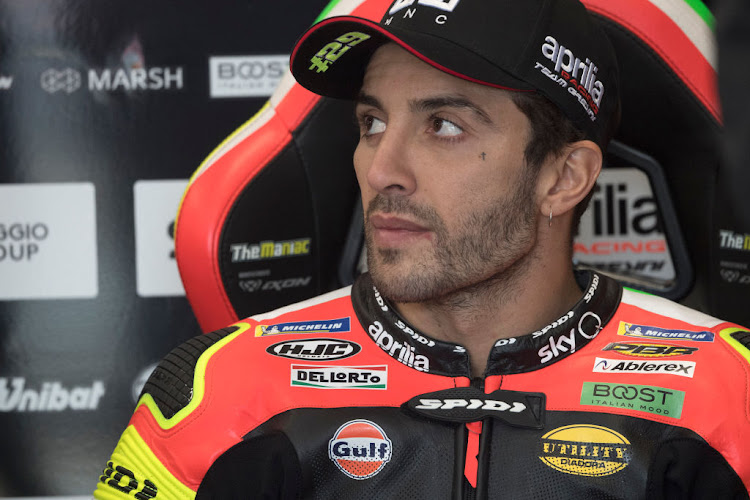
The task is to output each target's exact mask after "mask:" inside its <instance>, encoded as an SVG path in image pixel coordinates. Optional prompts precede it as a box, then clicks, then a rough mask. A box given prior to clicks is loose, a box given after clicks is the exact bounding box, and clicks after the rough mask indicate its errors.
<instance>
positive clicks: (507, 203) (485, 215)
mask: <svg viewBox="0 0 750 500" xmlns="http://www.w3.org/2000/svg"><path fill="white" fill-rule="evenodd" d="M522 177H523V178H522V179H520V180H519V182H518V183H517V185H516V189H515V190H514V193H513V195H512V196H510V197H508V198H506V199H504V200H502V201H500V202H498V203H497V204H495V205H493V206H491V207H489V208H483V209H481V210H477V211H474V212H470V213H469V214H468V215H467V216H466V217H465V218H464V219H463V220H461V221H460V224H459V225H458V226H457V227H460V228H462V230H461V231H460V232H458V233H455V234H449V232H448V230H447V228H446V226H445V223H444V222H443V221H442V219H441V218H440V216H439V215H438V214H437V213H436V212H435V210H434V209H432V208H431V207H427V206H423V205H417V204H415V203H413V202H411V201H410V200H407V199H404V198H399V197H385V196H382V195H379V194H378V195H377V196H376V197H375V198H373V200H372V201H371V202H370V204H369V205H368V208H367V216H366V218H365V220H367V217H368V216H369V214H370V213H372V212H373V211H375V210H377V211H379V212H385V213H394V214H409V215H412V216H414V217H416V218H417V220H418V222H419V223H420V224H421V225H424V226H426V227H428V228H429V229H430V230H432V231H433V232H434V234H435V238H434V240H433V244H432V249H431V251H425V252H423V253H421V254H418V253H417V252H415V251H414V249H404V250H402V249H394V248H385V249H383V248H376V247H375V244H374V241H373V237H372V232H371V228H370V227H368V226H369V225H368V224H367V223H365V243H366V245H367V262H368V268H369V271H370V274H371V276H372V280H373V283H374V284H375V286H376V287H377V288H378V290H379V291H380V293H381V294H383V295H384V296H385V297H387V298H388V299H390V300H392V301H394V302H397V303H398V302H402V303H406V302H427V303H444V304H445V303H447V304H450V305H452V306H455V307H461V306H462V304H464V303H466V302H467V301H469V300H470V298H471V297H472V296H475V295H476V294H479V293H483V292H487V291H489V292H491V293H493V294H495V295H505V294H507V293H508V292H509V291H510V289H511V288H512V284H513V282H515V281H516V280H518V279H520V277H521V276H522V275H523V271H524V269H526V266H527V265H528V264H529V260H530V254H531V248H532V247H533V245H534V243H535V236H536V207H535V205H534V201H533V200H534V184H535V180H536V176H535V175H533V174H531V173H529V172H525V173H523V174H522ZM467 203H471V200H467ZM497 298H500V297H497Z"/></svg>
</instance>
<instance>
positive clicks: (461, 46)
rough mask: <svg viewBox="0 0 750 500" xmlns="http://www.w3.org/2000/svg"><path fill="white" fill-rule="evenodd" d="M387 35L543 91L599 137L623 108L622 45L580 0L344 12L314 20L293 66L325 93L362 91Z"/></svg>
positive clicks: (441, 1)
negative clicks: (618, 50)
mask: <svg viewBox="0 0 750 500" xmlns="http://www.w3.org/2000/svg"><path fill="white" fill-rule="evenodd" d="M388 42H394V43H396V44H398V45H399V46H401V47H402V48H404V49H405V50H407V51H408V52H410V53H411V54H413V55H414V56H416V57H418V58H419V59H421V60H422V61H424V62H426V63H428V64H430V65H432V66H433V67H435V68H437V69H439V70H441V71H444V72H446V73H449V74H451V75H454V76H456V77H459V78H463V79H465V80H469V81H472V82H475V83H479V84H482V85H489V86H491V87H497V88H501V89H507V90H514V91H535V92H539V93H540V94H542V95H544V96H546V97H547V98H548V99H550V100H551V101H552V102H553V103H555V104H556V105H557V106H558V107H559V108H560V109H561V110H562V112H563V114H565V116H567V117H568V118H569V119H570V120H571V121H572V122H573V123H574V124H575V125H576V126H577V127H578V128H580V129H581V130H582V131H584V132H585V134H586V137H587V138H589V139H592V140H594V141H596V142H598V143H600V144H601V141H602V139H603V138H604V137H605V136H606V135H607V128H608V126H609V121H610V119H611V118H612V117H613V116H614V114H615V113H616V110H617V109H618V108H619V95H618V94H619V92H618V87H619V84H618V70H617V60H616V57H615V52H614V49H613V48H612V45H611V44H610V42H609V40H608V38H607V36H606V34H605V33H604V30H603V29H602V28H601V27H600V26H599V24H598V22H597V21H596V20H594V19H593V18H592V16H590V15H589V13H588V12H587V11H586V8H585V7H584V6H583V5H582V4H581V3H580V2H579V1H578V0H396V1H394V2H392V3H391V5H390V7H388V9H387V10H386V11H385V14H384V16H383V18H382V19H381V20H380V22H379V23H376V22H374V21H372V20H369V19H364V18H361V17H356V16H337V17H331V18H328V19H324V20H322V21H320V22H319V23H317V24H315V25H313V26H312V27H311V28H310V29H308V30H307V31H306V32H305V33H304V34H303V35H302V36H301V37H300V39H299V40H298V41H297V44H296V46H295V48H294V50H293V52H292V57H291V71H292V74H293V75H294V77H295V78H296V79H297V81H298V82H299V83H300V84H301V85H302V86H303V87H305V88H307V89H308V90H311V91H312V92H315V93H316V94H320V95H323V96H328V97H336V98H344V99H354V98H356V97H357V94H358V93H359V90H360V87H361V85H362V79H363V77H364V73H365V70H366V68H367V64H368V62H369V60H370V58H371V57H372V54H373V53H374V52H375V50H376V49H377V48H378V47H380V46H381V45H383V44H385V43H388Z"/></svg>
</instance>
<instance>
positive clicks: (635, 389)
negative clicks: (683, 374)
mask: <svg viewBox="0 0 750 500" xmlns="http://www.w3.org/2000/svg"><path fill="white" fill-rule="evenodd" d="M684 401H685V393H684V392H683V391H677V390H674V389H667V388H664V387H653V386H650V385H634V384H610V383H600V382H584V383H583V388H582V389H581V404H582V405H592V406H607V407H612V408H624V409H627V410H634V411H640V412H645V413H652V414H654V415H663V416H667V417H671V418H680V416H681V415H682V405H683V402H684Z"/></svg>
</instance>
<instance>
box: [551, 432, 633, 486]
mask: <svg viewBox="0 0 750 500" xmlns="http://www.w3.org/2000/svg"><path fill="white" fill-rule="evenodd" d="M630 457H631V445H630V441H628V440H627V439H626V438H625V436H623V435H622V434H620V433H619V432H616V431H613V430H612V429H608V428H607V427H601V426H599V425H589V424H577V425H566V426H565V427H558V428H557V429H554V430H552V431H550V432H548V433H547V434H545V435H544V436H542V441H541V450H540V455H539V459H540V460H541V461H542V462H544V463H545V464H546V465H547V466H549V467H551V468H553V469H555V470H558V471H560V472H564V473H566V474H574V475H576V476H590V477H601V476H609V475H612V474H614V473H616V472H619V471H621V470H623V469H624V468H625V467H627V466H628V463H629V462H630Z"/></svg>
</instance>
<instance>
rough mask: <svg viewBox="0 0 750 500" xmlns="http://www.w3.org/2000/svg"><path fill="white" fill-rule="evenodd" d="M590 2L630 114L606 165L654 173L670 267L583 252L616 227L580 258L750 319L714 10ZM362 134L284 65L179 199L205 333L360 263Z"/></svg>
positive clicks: (344, 277) (192, 287) (323, 284)
mask: <svg viewBox="0 0 750 500" xmlns="http://www.w3.org/2000/svg"><path fill="white" fill-rule="evenodd" d="M583 3H584V4H585V5H586V6H587V8H589V10H590V11H591V12H593V13H594V14H595V16H596V17H597V18H598V19H600V21H601V22H602V23H603V25H604V27H605V29H606V31H607V32H608V34H609V36H610V38H611V40H612V43H613V45H614V47H615V50H616V52H617V54H618V58H619V61H620V73H621V80H622V82H621V88H622V90H621V93H622V104H623V115H622V122H621V126H620V129H619V133H618V135H617V136H616V142H614V143H613V145H612V146H611V147H610V148H609V151H608V152H607V155H606V159H605V163H606V165H605V167H606V168H605V170H606V171H608V172H610V173H614V174H615V178H616V174H617V171H618V169H623V170H622V172H627V175H631V174H632V172H633V171H634V170H636V171H639V172H643V173H642V174H641V175H645V176H646V178H647V179H648V184H650V189H651V190H652V191H653V196H654V198H655V200H656V201H655V203H656V205H657V209H658V210H657V212H658V214H657V213H654V214H651V216H652V217H655V218H656V219H655V220H656V221H657V222H656V223H655V224H653V227H652V228H651V229H652V230H653V231H656V233H663V234H664V235H665V237H666V245H665V247H664V248H663V250H664V251H665V252H666V254H668V255H666V256H665V257H669V258H670V259H671V262H672V265H673V268H674V272H673V273H672V274H671V275H670V276H668V277H667V278H664V277H663V276H649V275H648V273H645V274H644V273H641V274H640V275H637V274H634V273H632V272H631V271H632V270H631V269H629V268H628V266H625V267H624V268H623V266H621V265H619V264H617V263H615V264H613V263H612V262H613V261H612V260H611V259H610V260H609V261H607V262H604V263H599V264H597V262H588V261H587V258H588V257H590V255H588V254H589V253H592V252H589V250H590V249H593V248H598V249H601V248H605V249H609V250H607V251H609V252H610V257H611V252H614V251H617V250H618V248H620V247H623V245H624V244H623V245H620V247H618V246H617V244H616V243H617V242H615V243H614V244H613V243H612V241H610V244H609V246H608V247H607V246H606V245H605V246H604V247H602V246H601V245H600V246H599V247H594V246H592V244H590V243H586V242H583V243H581V245H582V246H580V247H578V248H580V249H582V250H583V251H582V252H581V253H576V256H577V257H576V259H577V261H578V262H577V263H576V264H577V265H579V266H587V265H588V266H593V267H597V266H599V267H600V268H601V269H602V270H603V271H604V272H608V273H610V274H613V275H615V277H617V278H618V279H620V280H621V281H623V282H624V283H625V284H627V285H628V286H631V287H634V288H638V289H641V290H645V291H648V292H651V293H656V294H660V295H664V296H666V297H669V298H672V299H676V300H680V301H682V302H686V303H688V304H689V305H691V306H692V307H696V308H698V309H701V310H703V311H706V312H708V313H710V314H713V315H717V316H722V317H724V318H725V319H730V320H734V321H738V322H745V323H750V321H747V319H748V316H747V314H748V312H747V311H746V310H744V309H746V308H745V306H744V304H742V300H741V299H739V298H735V297H736V296H738V295H739V296H740V297H741V294H740V293H738V292H741V291H742V290H746V289H747V288H744V289H742V288H739V287H740V285H739V284H737V283H731V282H729V281H721V277H720V271H721V269H720V266H721V265H722V264H721V262H722V261H727V260H728V261H737V260H738V257H737V256H736V255H734V254H730V255H729V256H727V255H725V254H726V252H727V251H725V249H723V248H722V246H721V243H722V241H721V236H720V235H721V234H723V233H720V231H734V230H736V229H737V228H736V226H735V225H734V224H735V222H734V219H733V214H732V210H733V206H734V204H735V200H725V199H723V198H722V196H721V192H720V190H719V187H720V186H721V183H724V182H731V179H728V178H727V177H726V174H725V173H724V172H723V171H722V169H721V159H720V157H721V154H720V150H719V134H720V132H721V128H722V125H721V115H720V109H719V102H718V94H717V90H716V68H715V54H714V39H713V33H712V31H711V28H710V25H711V22H712V17H711V14H710V13H709V12H708V10H707V9H705V8H704V7H703V6H702V5H700V4H699V2H682V1H678V2H670V1H662V0H652V1H649V0H630V1H628V2H612V1H610V0H583ZM390 4H391V0H340V1H338V2H332V3H331V5H329V7H328V8H327V9H326V11H325V15H327V16H331V15H341V14H352V15H357V16H362V17H367V18H370V19H374V20H379V19H380V18H381V17H382V15H383V13H384V12H385V10H386V8H387V7H388V6H389V5H390ZM346 124H351V127H350V129H348V130H347V129H346ZM357 140H358V132H357V129H356V126H355V124H354V120H353V105H352V104H351V103H349V102H345V101H339V100H335V99H329V98H321V97H319V96H317V95H314V94H312V93H310V92H308V91H307V90H305V89H304V88H302V87H301V86H299V85H298V84H297V83H296V82H295V81H294V79H293V78H292V77H291V75H290V74H289V72H288V71H287V74H286V75H285V76H284V78H283V80H282V81H281V83H280V85H279V87H278V89H277V90H276V91H275V93H274V94H273V96H272V97H271V98H270V99H269V101H268V102H267V104H266V105H265V106H264V107H263V109H262V110H261V111H260V112H258V114H257V115H256V116H255V117H253V118H252V119H251V120H249V121H248V122H247V123H245V124H244V125H242V126H241V127H240V128H239V129H238V130H237V131H235V132H234V133H233V134H232V135H231V136H230V137H229V138H227V139H226V140H225V141H224V142H223V143H222V144H221V145H220V146H219V147H218V148H217V149H216V150H215V151H214V152H213V153H212V154H211V155H210V156H209V157H208V158H207V159H206V160H205V161H204V162H203V164H202V165H201V166H200V167H199V168H198V170H197V171H196V172H195V174H194V175H193V177H192V179H191V180H190V183H189V185H188V187H187V189H186V191H185V194H184V197H183V201H182V204H181V208H180V211H179V214H178V219H177V223H176V234H175V246H176V258H177V263H178V266H179V270H180V274H181V277H182V280H183V283H184V286H185V290H186V294H187V298H188V300H189V301H190V304H191V306H192V307H193V310H194V311H195V314H196V317H197V318H198V321H199V323H200V325H201V328H202V329H203V330H204V331H212V330H215V329H218V328H221V327H224V326H226V325H227V324H229V323H232V322H234V321H237V320H238V319H241V318H244V317H246V316H249V315H251V314H256V313H260V312H264V311H268V310H272V309H276V308H278V307H281V306H284V305H286V304H290V303H294V302H299V301H301V300H304V299H307V298H310V297H313V296H316V295H319V294H321V293H324V292H327V291H330V290H333V289H336V288H339V287H341V286H345V285H348V284H351V282H352V281H353V280H354V278H355V277H356V275H357V273H358V272H360V271H361V269H362V266H361V254H362V224H361V216H362V214H361V207H360V204H359V194H358V189H357V185H356V180H355V178H354V173H353V168H352V165H351V161H352V160H351V158H352V153H353V151H354V147H355V145H356V142H357ZM612 182H613V183H612ZM612 182H610V184H612V186H615V188H613V190H612V193H611V194H612V195H613V196H614V197H615V199H614V200H613V199H609V198H606V196H604V195H605V194H607V193H606V192H603V194H602V198H601V199H600V200H598V201H597V199H596V197H595V200H594V204H595V205H596V203H599V205H596V206H595V207H594V209H596V207H597V206H598V207H599V208H598V209H599V211H600V212H599V214H598V216H599V219H601V220H600V221H599V225H600V226H601V221H602V220H604V221H609V222H612V223H613V224H617V223H618V222H620V223H623V221H624V220H625V217H624V216H623V212H622V210H621V211H620V213H619V215H617V214H616V212H617V209H618V208H620V209H625V208H627V203H625V202H623V201H622V199H617V198H616V197H617V195H618V192H617V186H621V185H622V183H620V182H619V181H617V180H615V181H612ZM607 189H609V188H607ZM636 208H638V207H636ZM641 208H642V207H641ZM607 209H609V212H607ZM605 212H606V213H605ZM641 215H642V216H643V217H646V216H645V215H643V214H641ZM641 222H642V221H641ZM593 224H594V225H596V222H594V223H593ZM599 229H600V232H602V231H601V229H602V228H601V227H600V228H599ZM748 232H750V231H748ZM604 233H606V231H604ZM580 239H581V235H579V238H578V240H580ZM587 245H588V246H587ZM613 245H614V246H613ZM624 247H625V248H626V249H627V245H624ZM613 248H614V250H612V249H613ZM633 248H635V247H634V243H632V242H631V248H630V249H629V250H631V251H632V250H633ZM593 253H596V252H593ZM630 267H632V266H630ZM745 293H746V292H745ZM743 315H744V317H743Z"/></svg>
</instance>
